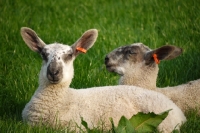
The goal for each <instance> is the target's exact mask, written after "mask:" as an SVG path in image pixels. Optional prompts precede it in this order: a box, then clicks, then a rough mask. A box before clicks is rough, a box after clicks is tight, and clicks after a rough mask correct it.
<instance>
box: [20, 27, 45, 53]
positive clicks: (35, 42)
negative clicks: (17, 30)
mask: <svg viewBox="0 0 200 133" xmlns="http://www.w3.org/2000/svg"><path fill="white" fill-rule="evenodd" d="M21 36H22V38H23V40H24V42H25V43H26V44H27V46H28V47H29V48H30V49H31V50H32V51H34V52H41V50H42V48H43V47H44V46H45V45H46V44H45V43H44V42H43V41H42V40H41V39H40V38H39V37H38V36H37V34H36V33H35V31H33V30H32V29H30V28H27V27H22V28H21Z"/></svg>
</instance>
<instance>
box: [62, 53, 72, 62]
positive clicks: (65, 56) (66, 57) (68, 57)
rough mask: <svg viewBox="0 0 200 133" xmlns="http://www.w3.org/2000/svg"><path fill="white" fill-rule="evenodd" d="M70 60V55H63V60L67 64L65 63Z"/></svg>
mask: <svg viewBox="0 0 200 133" xmlns="http://www.w3.org/2000/svg"><path fill="white" fill-rule="evenodd" d="M71 59H72V54H65V55H63V60H64V61H65V62H67V61H69V60H71Z"/></svg>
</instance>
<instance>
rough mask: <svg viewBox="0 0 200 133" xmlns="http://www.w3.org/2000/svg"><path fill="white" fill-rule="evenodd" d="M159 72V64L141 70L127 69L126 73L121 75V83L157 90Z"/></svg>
mask: <svg viewBox="0 0 200 133" xmlns="http://www.w3.org/2000/svg"><path fill="white" fill-rule="evenodd" d="M157 74H158V66H157V65H156V66H155V67H154V68H152V67H144V68H142V69H140V70H135V71H126V73H125V74H124V75H122V76H121V77H120V80H119V84H121V85H134V86H139V87H142V88H147V89H150V90H155V89H156V79H157Z"/></svg>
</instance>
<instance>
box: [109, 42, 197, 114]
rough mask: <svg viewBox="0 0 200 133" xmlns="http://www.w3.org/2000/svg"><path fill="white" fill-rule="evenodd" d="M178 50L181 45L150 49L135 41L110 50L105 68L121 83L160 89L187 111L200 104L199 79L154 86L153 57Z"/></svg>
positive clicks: (171, 54) (163, 57)
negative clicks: (178, 83)
mask: <svg viewBox="0 0 200 133" xmlns="http://www.w3.org/2000/svg"><path fill="white" fill-rule="evenodd" d="M181 53H182V49H181V48H178V47H176V46H172V45H164V46H162V47H160V48H157V49H155V50H151V49H150V48H149V47H147V46H145V45H144V44H142V43H135V44H132V45H128V46H122V47H119V48H117V49H115V50H113V51H112V52H110V53H109V54H108V55H107V56H106V58H105V64H106V68H107V70H109V71H111V72H115V73H118V74H119V75H120V80H119V84H120V85H134V86H139V87H142V88H147V89H150V90H156V91H158V92H161V93H163V94H165V95H166V96H168V97H169V98H170V99H171V100H172V101H173V102H174V103H175V104H176V105H178V107H180V108H181V110H182V111H183V112H186V111H188V110H189V109H196V108H198V107H199V105H200V79H198V80H195V81H190V82H188V83H187V84H182V85H178V86H174V87H165V88H158V87H156V79H157V75H158V70H159V68H158V65H157V63H156V60H157V61H159V60H170V59H173V58H175V57H177V56H179V55H180V54H181ZM153 55H154V56H155V55H156V56H157V58H156V57H153ZM154 58H155V59H154ZM199 111H200V110H199ZM199 113H200V112H199Z"/></svg>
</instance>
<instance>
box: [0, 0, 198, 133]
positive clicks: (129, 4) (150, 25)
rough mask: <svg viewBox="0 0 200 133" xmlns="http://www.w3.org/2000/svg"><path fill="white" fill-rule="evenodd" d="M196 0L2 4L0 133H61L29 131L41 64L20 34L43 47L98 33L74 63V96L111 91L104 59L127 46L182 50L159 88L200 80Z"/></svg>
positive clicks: (163, 68) (191, 128) (165, 65)
mask: <svg viewBox="0 0 200 133" xmlns="http://www.w3.org/2000/svg"><path fill="white" fill-rule="evenodd" d="M199 2H200V1H199V0H189V1H188V0H168V1H162V0H144V1H141V0H126V1H119V0H93V1H91V0H84V1H80V0H73V1H66V0H59V1H41V0H34V1H30V0H23V1H15V0H4V1H3V0H2V1H0V13H1V15H0V29H1V32H0V56H1V57H0V132H1V131H3V132H20V133H21V132H26V133H27V132H58V131H55V130H53V129H46V128H44V127H43V128H31V127H30V126H27V125H26V124H24V123H22V119H21V112H22V109H23V108H24V106H25V104H26V103H27V102H28V101H29V100H30V98H31V96H32V95H33V93H34V91H35V89H36V88H37V86H38V73H39V70H40V66H41V59H40V56H39V55H37V54H36V53H33V52H31V51H30V50H29V48H28V47H27V46H26V45H25V43H24V42H23V40H22V38H21V36H20V28H21V27H23V26H27V27H30V28H32V29H34V30H35V31H36V32H37V33H38V35H39V36H40V37H41V38H42V39H43V40H44V41H45V42H46V43H53V42H55V41H56V42H60V43H65V44H70V45H71V44H72V43H73V42H74V41H76V39H78V38H79V37H80V36H81V35H82V33H83V32H84V31H86V30H88V29H90V28H96V29H98V30H99V37H98V39H97V42H96V43H95V46H94V47H93V48H92V49H90V51H88V53H87V54H85V55H80V56H79V57H78V58H77V59H76V61H75V63H74V66H75V77H74V79H73V82H72V84H71V87H73V88H86V87H92V86H105V85H116V84H117V80H118V76H117V75H114V74H111V73H109V72H107V71H106V69H105V66H104V57H105V55H106V54H107V53H108V52H110V51H111V50H113V49H114V48H117V47H119V46H122V45H125V44H131V43H134V42H143V43H144V44H146V45H148V46H149V47H151V48H157V47H159V46H161V45H164V44H174V45H177V46H179V47H182V48H183V49H184V53H183V54H182V55H181V56H180V57H178V58H177V59H175V60H172V61H166V62H162V63H161V64H160V72H159V78H158V83H157V85H158V86H172V85H178V84H182V83H185V82H188V81H190V80H195V79H198V78H200V65H199V64H200V50H199V48H200V47H199V46H200V39H199V37H200V16H199V14H200V4H199ZM187 119H188V122H187V123H185V124H184V125H183V127H182V128H181V131H182V132H184V133H189V132H191V133H192V132H193V133H194V132H200V116H197V113H195V111H191V112H189V113H188V114H187Z"/></svg>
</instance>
